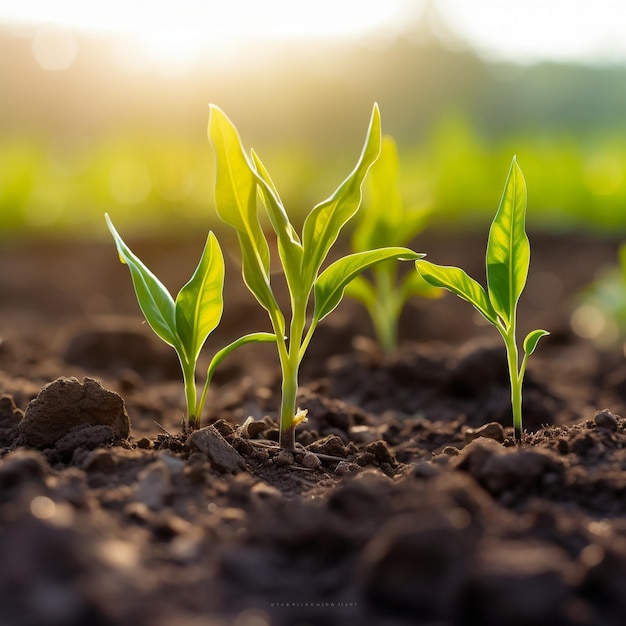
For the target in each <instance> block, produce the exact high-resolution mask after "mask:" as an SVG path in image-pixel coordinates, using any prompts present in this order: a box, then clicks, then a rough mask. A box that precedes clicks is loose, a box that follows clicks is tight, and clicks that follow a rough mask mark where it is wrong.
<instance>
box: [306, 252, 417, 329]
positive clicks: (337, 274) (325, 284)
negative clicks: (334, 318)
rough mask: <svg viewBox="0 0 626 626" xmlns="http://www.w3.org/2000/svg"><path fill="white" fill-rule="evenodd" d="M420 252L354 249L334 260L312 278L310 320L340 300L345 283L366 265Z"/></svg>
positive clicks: (408, 258)
mask: <svg viewBox="0 0 626 626" xmlns="http://www.w3.org/2000/svg"><path fill="white" fill-rule="evenodd" d="M423 256H424V255H423V254H418V253H416V252H413V251H412V250H409V249H408V248H382V249H379V250H368V251H366V252H357V253H355V254H350V255H348V256H346V257H343V258H342V259H339V260H338V261H335V262H334V263H333V264H332V265H329V266H328V267H327V268H326V269H325V270H324V271H323V272H322V273H321V274H320V275H319V277H318V279H317V280H316V281H315V309H314V311H313V320H314V323H317V322H319V321H320V320H322V319H323V318H324V317H326V316H327V315H328V314H329V313H330V312H331V311H333V310H334V309H335V307H336V306H337V305H338V304H339V302H341V298H342V297H343V292H344V289H345V288H346V285H347V284H348V283H349V282H350V281H352V280H353V279H354V278H355V277H356V276H358V275H359V274H360V273H361V272H364V271H365V270H366V269H368V268H369V267H372V266H374V265H376V264H377V263H382V262H383V261H388V260H390V259H401V260H405V261H413V260H416V259H420V258H422V257H423Z"/></svg>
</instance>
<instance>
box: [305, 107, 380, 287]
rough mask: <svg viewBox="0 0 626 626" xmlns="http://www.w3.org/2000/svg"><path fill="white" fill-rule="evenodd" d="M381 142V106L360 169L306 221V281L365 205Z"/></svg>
mask: <svg viewBox="0 0 626 626" xmlns="http://www.w3.org/2000/svg"><path fill="white" fill-rule="evenodd" d="M380 142H381V135H380V112H379V110H378V106H377V105H374V109H373V111H372V117H371V119H370V125H369V128H368V132H367V137H366V140H365V145H364V146H363V150H362V152H361V156H360V158H359V161H358V163H357V165H356V167H355V168H354V170H353V171H352V173H351V174H350V175H349V176H348V178H346V179H345V180H344V181H343V183H341V185H340V186H339V187H338V188H337V190H336V191H335V193H334V194H333V195H332V196H331V197H330V198H328V199H327V200H325V201H324V202H322V203H321V204H318V205H317V206H316V207H315V208H314V209H313V210H312V211H311V213H309V215H308V216H307V218H306V220H305V222H304V226H303V230H302V245H303V248H304V258H303V271H302V276H303V278H304V280H305V282H307V283H310V284H313V282H314V281H315V277H316V276H317V273H318V271H319V269H320V267H321V265H322V263H323V262H324V259H325V258H326V255H327V254H328V251H329V250H330V247H331V246H332V245H333V243H335V241H336V240H337V237H338V236H339V232H340V231H341V229H342V228H343V226H344V225H345V224H346V222H347V221H348V220H349V219H350V218H351V217H352V216H353V215H354V214H355V213H356V212H357V211H358V209H359V205H360V204H361V186H362V184H363V180H364V179H365V176H366V175H367V172H368V170H369V168H370V167H371V166H372V164H373V163H374V161H376V159H377V157H378V154H379V152H380Z"/></svg>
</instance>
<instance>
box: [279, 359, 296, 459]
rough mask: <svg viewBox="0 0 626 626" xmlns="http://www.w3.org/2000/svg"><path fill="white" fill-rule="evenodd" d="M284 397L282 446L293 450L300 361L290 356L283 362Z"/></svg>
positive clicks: (281, 423)
mask: <svg viewBox="0 0 626 626" xmlns="http://www.w3.org/2000/svg"><path fill="white" fill-rule="evenodd" d="M282 370H283V383H282V397H281V401H280V439H279V443H280V447H281V448H283V449H285V450H293V449H294V448H295V444H296V438H295V426H294V423H293V422H294V417H295V415H296V401H297V395H298V363H297V362H296V363H293V359H292V358H289V359H288V360H287V362H286V363H283V367H282Z"/></svg>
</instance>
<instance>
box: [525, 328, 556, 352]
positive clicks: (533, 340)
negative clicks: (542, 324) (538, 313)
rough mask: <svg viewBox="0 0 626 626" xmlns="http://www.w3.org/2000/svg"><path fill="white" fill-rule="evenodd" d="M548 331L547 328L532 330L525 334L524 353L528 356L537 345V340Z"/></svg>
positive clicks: (547, 333)
mask: <svg viewBox="0 0 626 626" xmlns="http://www.w3.org/2000/svg"><path fill="white" fill-rule="evenodd" d="M549 334H550V333H549V332H548V331H547V330H541V329H540V330H533V331H532V332H530V333H528V335H526V339H524V353H525V354H526V355H527V356H530V355H531V354H532V353H533V352H534V351H535V348H536V347H537V344H538V343H539V340H540V339H541V338H542V337H545V336H546V335H549Z"/></svg>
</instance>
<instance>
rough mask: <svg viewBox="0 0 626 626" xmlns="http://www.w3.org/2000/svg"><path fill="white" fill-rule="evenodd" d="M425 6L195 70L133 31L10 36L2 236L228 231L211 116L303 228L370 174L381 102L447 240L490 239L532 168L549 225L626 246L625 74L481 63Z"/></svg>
mask: <svg viewBox="0 0 626 626" xmlns="http://www.w3.org/2000/svg"><path fill="white" fill-rule="evenodd" d="M410 4H411V3H410V2H409V3H408V5H410ZM418 4H419V8H420V10H419V11H413V12H409V13H405V15H407V16H410V19H409V17H406V19H405V21H404V22H403V23H402V24H400V25H398V24H396V26H395V29H394V30H393V32H390V31H389V29H387V30H386V31H384V36H382V34H381V31H372V32H373V34H372V33H370V35H368V36H365V35H364V36H361V37H355V36H352V37H346V38H343V39H342V38H341V37H335V38H332V39H330V38H325V39H321V38H319V37H318V38H317V39H315V38H311V39H305V38H300V39H295V38H292V39H281V40H276V41H272V40H271V39H264V40H259V41H255V42H248V43H247V44H246V46H243V47H242V50H240V51H239V54H238V55H232V54H231V55H228V54H226V52H224V51H222V52H219V51H217V52H216V49H214V50H213V52H209V53H205V54H199V53H198V54H197V55H196V56H192V58H191V61H189V59H188V60H187V62H186V63H180V64H175V63H169V62H167V60H168V50H167V46H166V44H164V46H165V48H164V49H161V51H160V52H161V56H160V57H159V58H160V59H161V61H159V60H158V59H157V58H156V57H155V58H153V59H152V60H151V61H150V63H147V62H143V61H141V57H140V56H137V55H136V48H135V47H133V45H134V44H133V42H132V38H131V37H130V36H129V35H126V36H124V37H121V36H118V35H114V34H111V33H94V32H82V31H80V30H79V29H65V30H63V29H60V28H59V27H58V26H55V27H54V28H53V29H51V30H48V31H44V33H43V35H42V27H41V25H38V24H37V23H35V22H29V23H28V24H19V25H18V26H16V25H15V24H14V23H10V22H9V21H7V20H6V19H5V20H4V22H2V21H0V79H1V80H0V237H2V238H19V237H60V236H62V237H66V236H72V237H80V238H86V237H94V238H106V237H108V231H106V227H105V224H104V219H103V213H104V212H105V211H108V212H109V213H110V214H111V215H112V217H113V218H114V220H115V223H116V225H117V226H118V227H119V229H120V231H121V232H123V233H124V234H125V235H127V236H131V235H135V236H137V235H145V236H151V235H152V234H159V233H163V232H166V233H168V234H180V235H181V236H184V235H186V234H188V233H190V232H193V233H198V232H206V229H207V228H208V227H214V225H215V224H216V221H217V218H216V215H215V210H214V207H213V199H212V184H213V181H212V177H213V160H212V150H211V147H210V144H209V142H208V140H207V136H206V125H207V120H208V104H209V103H215V104H218V105H219V106H220V107H221V108H222V109H223V110H224V111H225V112H226V113H227V115H229V117H230V118H231V119H232V120H233V122H234V123H235V125H236V126H237V127H238V129H239V131H240V134H241V136H242V139H243V141H244V144H245V145H246V147H248V148H250V147H254V148H255V150H256V151H257V152H258V153H259V154H260V156H261V158H262V159H263V161H264V162H265V164H266V166H267V167H268V169H269V171H270V173H271V175H272V176H273V178H274V179H275V182H276V184H277V186H278V188H279V190H280V192H281V195H282V197H283V200H284V202H285V204H286V207H287V209H288V211H290V212H291V213H292V215H294V221H296V222H299V221H300V219H301V216H302V214H303V213H304V212H308V211H309V210H310V208H312V206H314V205H315V204H316V203H317V202H319V201H321V200H322V199H324V198H325V197H326V196H328V195H329V194H330V193H331V192H332V191H333V190H334V189H335V188H336V186H337V185H338V183H339V182H340V181H341V180H342V179H343V178H344V177H345V176H346V175H347V174H348V173H349V171H350V169H351V167H352V166H353V164H354V163H355V162H356V159H357V156H358V153H359V150H360V147H361V145H362V141H363V138H364V133H365V130H366V126H367V121H368V119H369V115H370V111H371V107H372V103H373V102H375V101H376V102H378V103H379V105H380V108H381V113H382V120H383V129H384V132H385V133H388V134H391V135H393V136H394V137H395V139H396V141H397V143H398V147H399V152H400V163H401V176H402V187H403V195H404V199H405V202H406V203H408V204H410V205H415V206H417V207H430V208H432V209H433V215H434V217H433V226H434V227H437V226H439V227H446V228H468V227H476V228H479V229H484V228H485V225H486V224H487V223H488V222H489V221H490V220H491V218H492V217H493V214H494V211H495V209H496V207H497V204H498V201H499V198H500V194H501V191H502V186H503V184H504V180H505V177H506V173H507V171H508V167H509V165H510V161H511V157H512V156H513V155H514V154H517V157H518V162H519V163H520V165H521V167H522V169H523V171H524V173H525V176H526V180H527V184H528V188H529V212H528V221H529V223H530V225H531V226H532V227H533V228H543V229H567V230H576V229H584V230H586V231H588V230H593V231H600V232H605V231H612V232H617V233H620V232H626V210H625V209H626V178H625V175H626V170H625V168H626V67H625V66H624V65H623V64H622V63H621V62H617V61H615V60H614V59H611V60H610V61H606V62H603V61H602V60H601V59H600V60H598V59H597V58H590V59H585V58H584V56H582V58H577V59H575V61H572V60H566V61H563V60H559V59H557V60H550V59H549V58H548V57H546V59H547V60H546V59H542V58H541V57H538V58H530V59H529V58H520V59H515V58H513V59H506V58H504V57H503V56H500V57H498V56H497V55H493V54H492V55H489V54H485V53H484V50H480V47H479V46H478V47H477V46H475V45H474V44H472V43H471V42H469V40H468V39H467V38H466V39H464V38H463V36H462V35H461V34H460V30H459V29H457V30H455V28H454V20H453V19H452V18H451V17H450V15H452V16H453V13H450V7H448V12H447V13H446V12H444V11H442V10H440V9H439V8H438V7H439V5H438V3H437V2H436V1H435V2H430V3H428V2H422V3H418ZM444 4H445V3H444ZM447 4H448V5H450V3H447ZM452 4H454V3H452ZM483 4H485V3H484V2H483ZM487 4H488V3H487ZM504 4H506V3H504ZM601 5H602V3H600V4H599V5H597V6H598V7H600V6H601ZM605 17H606V19H607V20H611V19H612V16H611V15H610V14H607V15H606V16H605ZM0 18H1V16H0ZM580 19H581V20H583V21H584V16H581V17H580ZM494 28H495V26H494ZM55 29H56V30H55ZM46 37H47V39H46ZM55 37H56V39H55ZM51 42H52V43H51ZM55 42H56V43H55ZM46 46H47V47H46ZM55 46H56V47H55ZM64 54H65V56H63V55H64ZM55 55H56V56H55ZM68 60H69V61H68ZM144 61H145V59H144ZM170 61H171V59H170Z"/></svg>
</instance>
